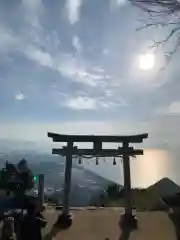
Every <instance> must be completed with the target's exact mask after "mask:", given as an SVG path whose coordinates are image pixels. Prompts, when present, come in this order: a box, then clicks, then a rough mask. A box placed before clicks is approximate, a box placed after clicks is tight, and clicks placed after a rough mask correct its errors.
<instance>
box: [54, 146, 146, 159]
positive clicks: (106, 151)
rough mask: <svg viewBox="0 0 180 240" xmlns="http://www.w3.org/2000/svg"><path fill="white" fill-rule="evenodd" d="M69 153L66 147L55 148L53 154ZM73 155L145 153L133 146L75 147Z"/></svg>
mask: <svg viewBox="0 0 180 240" xmlns="http://www.w3.org/2000/svg"><path fill="white" fill-rule="evenodd" d="M68 153H69V150H68V149H67V148H66V147H65V148H62V149H59V148H54V149H53V150H52V154H57V155H62V156H66V155H67V154H68ZM71 154H72V155H77V156H94V157H96V156H98V157H116V156H122V155H124V154H128V155H129V156H134V155H143V150H141V149H135V150H134V149H133V147H131V148H129V149H125V148H119V149H102V150H100V151H95V150H94V149H77V148H73V149H72V151H71Z"/></svg>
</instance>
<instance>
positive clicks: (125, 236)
mask: <svg viewBox="0 0 180 240" xmlns="http://www.w3.org/2000/svg"><path fill="white" fill-rule="evenodd" d="M131 232H132V231H131V230H129V229H127V230H124V231H122V233H121V236H120V237H119V239H118V240H128V239H129V238H130V235H131Z"/></svg>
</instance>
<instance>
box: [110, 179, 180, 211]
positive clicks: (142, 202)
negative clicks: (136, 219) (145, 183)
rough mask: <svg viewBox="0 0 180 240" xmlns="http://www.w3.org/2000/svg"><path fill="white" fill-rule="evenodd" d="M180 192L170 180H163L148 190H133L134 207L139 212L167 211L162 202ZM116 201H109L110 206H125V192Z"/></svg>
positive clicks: (179, 188) (111, 199)
mask: <svg viewBox="0 0 180 240" xmlns="http://www.w3.org/2000/svg"><path fill="white" fill-rule="evenodd" d="M179 192H180V187H179V186H178V185H177V184H176V183H174V182H173V181H172V180H170V179H169V178H163V179H161V180H160V181H158V182H156V183H155V184H153V185H151V186H149V187H148V188H146V189H138V188H136V189H132V191H131V195H132V203H131V204H132V206H134V207H136V208H137V210H140V211H144V210H152V209H167V206H166V204H165V203H164V202H163V201H162V200H161V199H162V198H164V197H167V196H169V197H171V196H174V195H175V194H177V193H179ZM117 196H118V197H116V199H113V198H111V197H109V198H108V200H107V205H108V206H112V205H113V206H114V205H115V206H124V202H125V200H124V193H123V191H122V192H120V193H119V195H117Z"/></svg>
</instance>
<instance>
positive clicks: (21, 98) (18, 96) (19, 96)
mask: <svg viewBox="0 0 180 240" xmlns="http://www.w3.org/2000/svg"><path fill="white" fill-rule="evenodd" d="M14 98H15V99H16V100H19V101H21V100H24V99H25V95H24V94H23V93H21V92H19V93H17V94H15V96H14Z"/></svg>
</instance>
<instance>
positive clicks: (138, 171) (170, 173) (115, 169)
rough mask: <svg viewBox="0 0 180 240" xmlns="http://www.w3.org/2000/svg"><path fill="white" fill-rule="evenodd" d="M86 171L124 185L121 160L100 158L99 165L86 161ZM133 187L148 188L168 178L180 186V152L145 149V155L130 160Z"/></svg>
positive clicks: (84, 163) (93, 161) (93, 160)
mask: <svg viewBox="0 0 180 240" xmlns="http://www.w3.org/2000/svg"><path fill="white" fill-rule="evenodd" d="M83 165H84V167H85V168H86V169H88V170H90V171H92V172H94V173H96V174H98V175H100V176H102V177H104V178H106V179H109V180H111V181H114V182H115V183H117V184H121V185H123V184H124V183H123V164H122V159H121V158H116V165H113V158H100V159H99V161H98V165H96V162H95V159H92V160H87V159H84V161H83ZM130 166H131V184H132V187H139V188H144V187H148V186H150V185H152V184H154V183H155V182H157V181H159V180H160V179H162V178H164V177H166V178H170V179H171V180H173V181H174V182H175V183H177V184H178V185H180V152H178V151H177V150H172V149H171V150H169V149H168V150H165V149H156V148H153V149H145V150H144V155H142V156H137V157H136V158H130Z"/></svg>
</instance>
